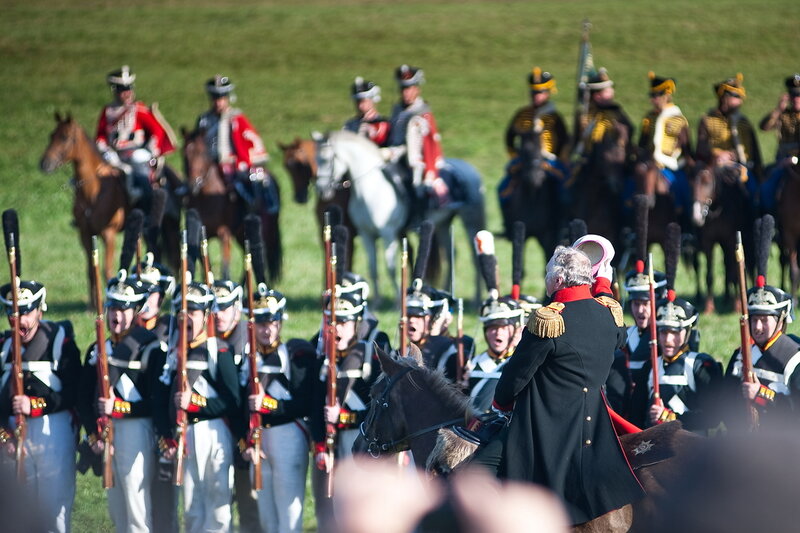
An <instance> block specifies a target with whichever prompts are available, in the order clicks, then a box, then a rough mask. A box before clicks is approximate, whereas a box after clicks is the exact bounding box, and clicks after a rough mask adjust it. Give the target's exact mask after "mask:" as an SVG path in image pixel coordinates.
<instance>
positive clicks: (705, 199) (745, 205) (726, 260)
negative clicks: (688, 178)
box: [692, 166, 753, 313]
mask: <svg viewBox="0 0 800 533" xmlns="http://www.w3.org/2000/svg"><path fill="white" fill-rule="evenodd" d="M693 188H694V205H693V212H692V218H693V221H694V223H695V225H696V226H697V227H698V244H699V251H700V252H701V253H703V254H704V255H705V256H706V287H705V289H706V290H705V312H706V313H713V312H714V309H715V305H714V248H715V246H716V245H717V244H719V245H720V247H721V248H722V259H723V264H724V266H725V291H724V297H725V303H726V304H730V302H731V299H732V295H733V294H735V293H736V284H737V270H736V256H735V248H736V232H737V231H741V232H742V238H743V242H744V244H745V246H746V247H748V248H749V247H750V243H751V238H752V226H753V224H752V221H753V217H752V213H751V204H750V201H749V195H748V193H747V190H746V188H745V184H744V182H743V179H742V173H741V172H740V170H739V167H735V166H730V167H715V168H704V169H702V170H700V171H699V172H698V173H697V175H696V176H695V180H694V186H693ZM697 279H698V281H697V285H698V296H700V294H701V289H700V276H699V273H698V277H697ZM734 307H735V308H738V300H737V301H735V302H734Z"/></svg>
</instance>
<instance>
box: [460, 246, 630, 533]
mask: <svg viewBox="0 0 800 533" xmlns="http://www.w3.org/2000/svg"><path fill="white" fill-rule="evenodd" d="M601 268H602V267H601ZM592 283H593V277H592V264H591V262H590V260H589V258H588V257H587V256H586V255H585V254H584V253H583V252H581V251H579V250H576V249H574V248H565V247H563V246H559V247H558V248H556V251H555V252H554V254H553V256H552V257H551V259H550V260H549V261H548V264H547V274H546V276H545V284H546V287H547V294H548V295H550V296H552V298H553V303H551V304H550V305H548V306H546V307H542V308H540V309H537V310H536V311H535V312H534V315H532V317H531V320H530V322H529V323H528V327H527V328H526V331H525V332H524V333H523V334H522V340H521V341H520V343H519V345H518V346H517V348H516V350H515V353H514V356H513V357H511V358H510V359H509V360H508V363H506V365H505V367H504V369H503V372H502V375H501V377H500V380H499V381H498V383H497V388H496V390H495V396H494V402H493V407H494V408H495V409H496V410H498V411H499V412H501V413H503V414H504V415H505V416H508V415H511V411H512V410H513V416H511V419H510V422H509V425H508V427H507V428H506V429H505V430H504V431H501V432H500V433H499V434H498V435H497V436H496V437H495V438H494V439H493V440H491V441H490V442H489V443H488V444H487V445H486V446H484V447H483V448H481V449H479V450H478V452H477V454H476V456H475V459H474V460H473V462H474V463H476V464H479V465H484V466H486V467H487V468H489V469H490V470H491V471H493V472H495V473H497V474H498V475H500V476H501V477H504V478H510V479H518V480H523V481H528V482H536V483H540V484H543V485H545V486H547V487H550V488H551V489H552V490H554V491H556V493H557V494H558V495H559V496H560V497H561V498H562V500H563V501H564V503H565V504H566V508H567V511H568V513H569V515H570V518H571V521H572V523H573V524H580V523H583V522H587V521H589V520H592V519H593V518H595V517H597V516H600V515H602V514H605V513H606V512H609V511H611V510H614V509H618V508H620V507H622V506H624V505H626V504H628V503H631V502H632V501H634V500H636V499H638V498H640V497H641V496H642V495H643V491H642V488H641V486H640V485H639V483H638V481H637V480H636V477H635V476H634V474H633V472H632V471H631V469H630V466H629V465H628V464H627V462H626V460H625V456H624V453H623V451H622V448H621V447H620V444H619V441H618V440H617V435H616V433H615V431H614V427H613V425H612V421H611V418H610V417H609V414H608V411H607V409H606V404H605V401H604V399H603V393H602V387H603V384H604V383H605V379H606V377H607V375H608V370H609V368H610V367H611V363H612V360H613V357H614V355H613V354H614V351H615V349H618V348H621V347H622V345H623V342H624V340H625V329H624V328H623V324H622V309H621V308H620V306H619V304H618V303H616V301H615V300H613V299H611V298H607V297H599V298H596V299H595V298H592V294H591V285H592ZM534 448H535V452H534Z"/></svg>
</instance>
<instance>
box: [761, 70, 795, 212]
mask: <svg viewBox="0 0 800 533" xmlns="http://www.w3.org/2000/svg"><path fill="white" fill-rule="evenodd" d="M785 85H786V92H785V93H783V94H782V95H781V97H780V99H779V100H778V105H777V106H775V109H773V110H772V111H771V112H770V113H768V114H767V115H766V116H765V117H764V118H763V119H761V122H760V123H759V127H760V128H761V130H762V131H771V130H775V131H776V132H777V134H778V151H777V153H776V154H775V166H774V168H773V169H772V171H771V172H770V173H769V175H768V176H767V178H766V180H765V181H764V183H763V184H762V185H761V207H762V209H763V210H764V211H765V212H768V213H772V212H773V211H775V204H776V202H777V196H778V191H779V190H780V186H781V182H782V180H783V177H784V176H785V175H786V168H787V167H788V166H789V165H797V160H796V159H794V160H793V159H792V158H797V157H800V74H794V75H793V76H789V77H788V78H786V81H785Z"/></svg>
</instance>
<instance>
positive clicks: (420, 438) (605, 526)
mask: <svg viewBox="0 0 800 533" xmlns="http://www.w3.org/2000/svg"><path fill="white" fill-rule="evenodd" d="M376 353H377V354H378V357H379V360H380V364H381V368H382V370H383V374H382V375H381V377H380V378H379V379H378V381H377V382H376V383H375V385H374V386H373V388H372V391H371V393H370V394H371V396H372V402H371V404H370V408H369V411H368V413H367V416H366V419H365V421H364V423H363V424H362V425H361V430H360V431H361V435H360V436H359V438H358V439H357V440H356V443H355V444H354V446H353V451H354V452H357V453H367V454H369V455H371V456H372V457H374V458H379V457H381V456H385V455H391V454H393V453H397V452H400V451H405V450H411V452H412V454H413V456H414V458H415V461H416V462H417V463H418V464H421V463H423V462H425V460H426V458H427V463H426V465H427V466H428V469H429V471H430V470H431V467H439V466H442V465H446V468H445V469H446V470H447V469H452V468H454V467H455V466H456V465H457V464H458V463H459V459H455V460H454V456H459V454H460V458H461V459H463V458H465V457H468V456H469V455H471V453H472V452H473V451H474V450H475V445H474V444H469V443H466V441H464V440H462V439H460V438H458V437H455V434H454V433H453V432H452V431H450V430H449V429H445V430H443V431H442V432H441V433H442V437H440V438H438V439H437V434H438V433H439V430H440V429H442V428H448V427H450V426H453V425H462V424H464V422H465V421H466V420H467V419H468V418H470V417H472V416H473V415H474V413H475V411H474V409H473V408H472V406H471V405H470V403H469V398H467V397H466V396H464V394H462V393H461V392H460V390H458V389H457V388H456V387H455V386H454V385H453V384H452V383H450V382H449V381H447V379H446V378H445V377H444V376H443V374H441V373H440V372H435V371H433V370H431V369H428V368H425V367H424V366H421V365H420V364H419V363H418V362H417V361H415V360H414V359H411V358H403V359H400V360H395V359H393V358H391V357H390V356H389V355H387V354H386V353H385V352H383V351H382V350H380V349H377V350H376ZM620 441H621V445H622V447H623V450H624V451H625V454H626V456H627V458H628V461H629V463H630V464H631V468H633V469H634V471H635V473H636V475H637V477H638V478H639V481H640V483H641V484H642V486H643V487H644V489H645V491H646V492H647V496H646V497H645V498H643V499H642V500H640V501H639V502H636V503H635V504H633V505H627V506H625V507H623V508H621V509H617V510H616V511H612V512H610V513H607V514H605V515H603V516H600V517H598V518H596V519H595V520H593V521H591V522H588V523H586V524H581V525H580V526H577V527H576V528H575V531H581V532H594V531H597V532H608V531H629V530H634V531H647V530H648V525H649V524H652V523H654V521H655V516H656V513H657V512H658V509H659V506H660V505H661V504H662V503H663V499H664V498H665V497H669V495H668V494H665V491H664V488H663V487H664V485H665V484H668V483H670V482H671V481H673V480H674V478H675V477H676V476H680V475H681V474H680V472H681V470H680V467H681V465H682V464H683V463H684V462H685V461H686V460H687V458H688V457H689V456H690V455H691V453H692V451H693V450H697V449H698V448H699V447H700V446H701V444H702V443H703V442H704V440H703V438H702V437H699V436H697V435H695V434H693V433H690V432H688V431H685V430H683V429H681V428H680V423H678V422H675V423H670V424H664V425H660V426H656V427H653V428H650V429H647V430H645V431H642V432H640V433H632V434H628V435H623V436H621V437H620ZM444 442H447V443H448V444H444ZM450 446H455V447H456V448H459V449H458V450H453V449H452V448H450ZM444 448H448V449H446V450H445V449H444ZM443 451H444V452H445V453H446V454H447V455H448V456H447V457H443V456H442V455H440V452H443ZM437 462H438V464H437Z"/></svg>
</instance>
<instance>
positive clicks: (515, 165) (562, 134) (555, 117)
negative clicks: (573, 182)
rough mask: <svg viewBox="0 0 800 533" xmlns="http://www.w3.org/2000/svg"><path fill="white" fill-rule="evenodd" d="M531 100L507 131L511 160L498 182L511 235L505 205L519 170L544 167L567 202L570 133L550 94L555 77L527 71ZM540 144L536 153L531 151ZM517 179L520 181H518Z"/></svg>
mask: <svg viewBox="0 0 800 533" xmlns="http://www.w3.org/2000/svg"><path fill="white" fill-rule="evenodd" d="M528 87H529V89H530V99H531V103H530V104H528V105H526V106H525V107H521V108H520V109H518V110H517V111H516V113H515V114H514V117H513V118H512V119H511V122H510V123H509V125H508V127H507V128H506V134H505V146H506V150H507V151H508V156H509V158H510V159H509V162H508V164H507V165H506V175H505V176H504V177H503V179H502V180H501V181H500V184H499V185H498V186H497V194H498V197H499V199H500V207H501V210H502V212H503V217H504V218H503V223H504V225H505V228H506V234H507V235H510V231H511V222H513V221H511V220H507V218H508V213H507V212H506V210H505V209H502V208H503V207H504V206H505V205H506V204H508V201H509V198H510V196H511V195H513V194H514V191H515V184H516V183H517V182H518V180H519V179H520V176H519V173H520V172H521V171H522V172H524V171H525V170H526V168H528V167H530V166H531V165H536V166H538V167H539V168H541V169H542V170H543V171H544V172H545V173H546V175H547V177H548V178H550V179H555V180H556V182H557V183H558V184H559V199H560V200H562V203H564V204H566V202H567V199H566V197H565V194H566V183H565V182H566V178H567V177H568V172H567V163H568V156H569V153H568V148H569V134H568V133H567V127H566V124H565V122H564V119H563V117H562V116H561V113H559V112H558V111H557V110H556V107H555V105H554V104H553V102H551V101H550V96H551V95H553V94H555V93H556V92H557V90H556V80H555V77H554V76H553V75H552V74H550V73H549V72H543V71H542V69H541V68H539V67H534V68H533V70H532V71H531V72H530V74H529V75H528ZM536 147H538V152H537V153H530V152H531V151H532V149H534V148H536ZM515 180H517V181H515Z"/></svg>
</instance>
